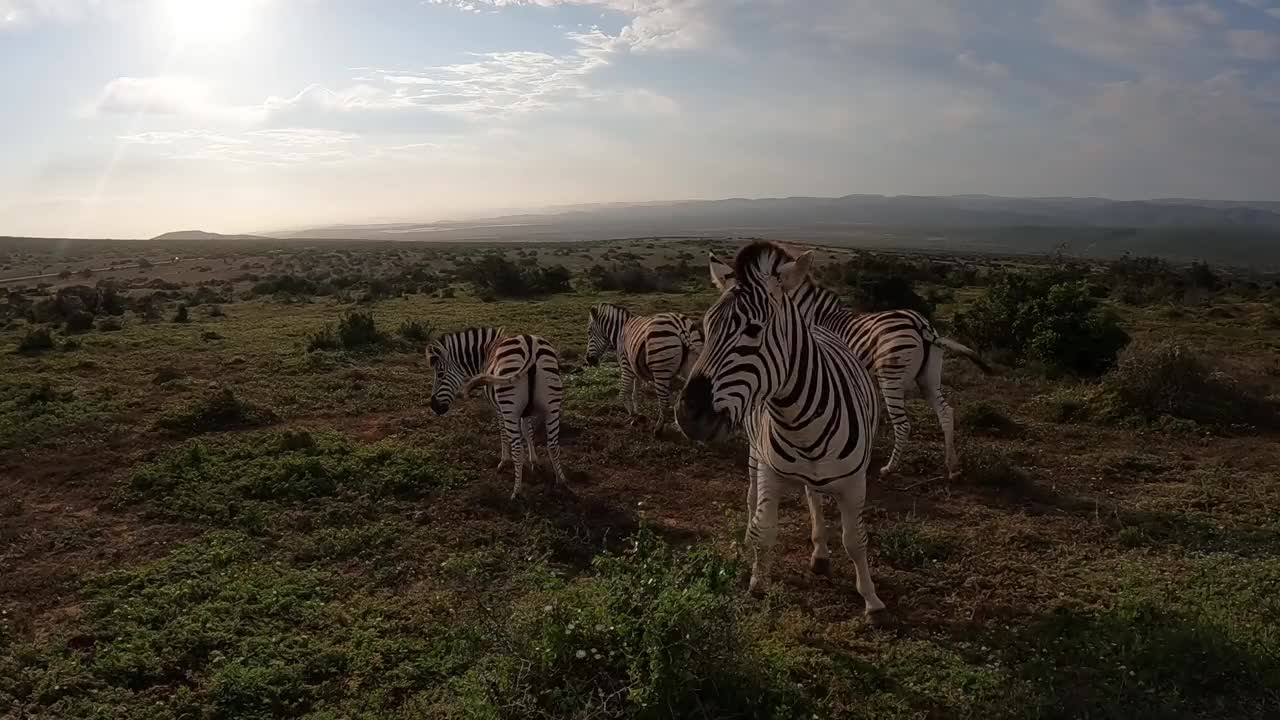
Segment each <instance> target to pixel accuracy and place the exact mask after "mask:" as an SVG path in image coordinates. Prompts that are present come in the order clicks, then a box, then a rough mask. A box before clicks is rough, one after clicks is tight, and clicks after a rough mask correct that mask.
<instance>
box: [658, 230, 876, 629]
mask: <svg viewBox="0 0 1280 720" xmlns="http://www.w3.org/2000/svg"><path fill="white" fill-rule="evenodd" d="M811 261H812V254H811V253H809V252H806V253H804V254H802V255H798V256H793V255H792V254H791V253H790V252H789V251H787V250H786V249H784V248H783V247H782V246H780V245H777V244H774V243H771V242H767V241H757V242H755V243H752V244H751V245H748V246H747V247H745V248H743V249H742V250H741V251H739V252H738V255H737V258H736V259H735V261H734V267H733V268H732V272H733V277H734V279H736V281H737V282H735V283H733V284H726V283H725V282H724V281H725V280H726V279H727V278H726V277H725V276H724V275H723V274H722V273H723V272H724V268H722V267H718V266H717V265H714V264H713V265H711V272H712V276H713V281H714V282H715V283H716V284H717V285H719V286H722V287H726V288H727V289H725V290H724V291H723V292H722V293H721V295H720V298H719V300H717V301H716V303H715V304H714V305H712V306H711V308H710V309H708V310H707V312H706V316H705V318H704V320H703V327H704V330H705V333H706V344H705V346H704V347H703V350H702V353H701V354H699V356H698V359H697V360H696V361H695V362H694V364H693V368H692V369H691V371H690V376H689V382H688V384H687V385H685V389H684V392H683V393H681V395H680V397H679V399H678V400H677V403H676V413H675V415H676V422H677V423H678V424H679V426H680V429H681V431H683V432H684V434H685V435H686V436H688V437H689V438H690V439H693V440H710V439H716V438H720V437H724V436H726V435H727V434H728V433H729V431H730V430H732V429H733V428H734V427H737V426H741V427H742V428H743V429H744V430H745V432H746V435H747V439H748V448H749V459H748V463H747V476H748V480H749V482H748V486H747V510H748V520H747V533H746V544H747V545H751V546H754V549H755V560H754V563H753V565H752V568H751V583H750V586H749V588H750V591H751V592H753V593H760V592H762V591H763V590H764V589H765V588H766V587H767V585H768V582H769V569H770V565H771V562H772V549H773V545H774V543H775V541H776V539H777V532H778V527H777V524H778V502H779V500H780V494H781V490H782V486H783V484H784V483H788V484H802V485H803V486H804V489H805V497H806V499H807V500H808V503H809V511H810V518H811V520H812V523H813V525H812V536H811V538H812V540H813V554H812V555H811V556H810V568H811V569H812V570H813V572H814V573H816V574H828V573H830V571H831V559H830V552H829V550H828V548H827V527H826V521H825V520H824V518H823V516H822V497H823V496H824V495H825V496H830V497H832V498H834V499H835V500H836V502H837V504H838V505H839V507H840V517H841V525H842V530H843V540H844V547H845V551H846V552H848V554H849V556H850V557H851V558H852V559H853V564H854V568H855V570H856V573H857V578H856V585H857V588H858V593H859V594H860V595H862V598H863V601H864V602H865V603H866V614H867V616H868V618H869V619H870V620H871V621H872V622H877V621H878V620H879V619H880V618H881V617H883V616H882V614H881V613H882V611H883V610H884V608H885V606H884V603H883V602H881V600H880V598H879V597H878V596H877V595H876V589H875V583H874V582H873V581H872V579H871V570H870V568H869V567H868V565H867V533H866V529H865V528H864V527H863V523H862V507H863V503H864V501H865V499H866V489H867V468H868V465H869V464H870V462H871V443H872V440H873V439H874V437H875V428H876V423H877V421H878V420H879V409H880V404H879V403H878V402H877V401H876V397H875V385H874V382H873V380H872V379H871V374H870V372H869V371H868V370H867V368H866V367H864V366H863V364H862V362H861V360H860V359H859V358H858V356H857V355H855V354H854V352H853V351H852V350H851V349H850V348H849V346H848V345H846V344H845V343H844V341H842V340H841V339H840V338H839V337H838V336H836V335H835V334H833V333H831V332H830V331H828V330H826V329H824V328H822V327H819V326H815V325H811V324H810V323H809V322H808V320H807V319H806V318H805V317H804V315H803V314H802V313H801V311H800V307H799V306H798V305H797V304H796V302H795V301H794V300H792V298H791V294H790V291H793V290H794V289H795V288H796V287H797V286H798V285H799V284H800V283H802V282H804V278H805V276H806V274H807V273H808V270H809V265H810V263H811ZM717 273H721V274H717Z"/></svg>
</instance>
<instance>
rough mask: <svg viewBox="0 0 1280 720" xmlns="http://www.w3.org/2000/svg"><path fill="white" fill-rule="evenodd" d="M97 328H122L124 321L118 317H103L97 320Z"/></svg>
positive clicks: (107, 330) (113, 329) (114, 329)
mask: <svg viewBox="0 0 1280 720" xmlns="http://www.w3.org/2000/svg"><path fill="white" fill-rule="evenodd" d="M98 329H99V330H101V331H102V332H116V331H118V330H123V329H124V323H122V322H120V320H119V318H113V317H105V318H101V319H100V320H98Z"/></svg>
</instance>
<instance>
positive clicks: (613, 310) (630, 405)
mask: <svg viewBox="0 0 1280 720" xmlns="http://www.w3.org/2000/svg"><path fill="white" fill-rule="evenodd" d="M701 351H702V328H701V327H699V325H698V323H697V322H695V321H694V320H693V319H692V318H689V317H688V316H686V315H682V314H680V313H658V314H656V315H636V314H634V313H632V312H631V311H630V310H628V309H626V308H624V307H622V306H620V305H614V304H612V303H597V304H595V305H592V306H591V318H590V320H588V322H587V363H588V364H589V365H596V364H598V363H599V362H600V358H601V356H603V355H605V354H606V353H609V352H613V353H615V354H616V355H617V356H618V365H619V367H621V368H622V405H623V407H625V408H626V409H627V414H629V415H631V416H632V417H636V414H637V413H638V412H639V410H640V403H639V383H637V382H636V379H637V378H639V379H640V380H643V381H645V382H650V383H653V386H654V389H655V390H656V391H657V393H658V405H659V410H658V421H657V423H656V424H655V425H654V428H653V434H654V436H655V437H656V436H657V435H658V434H660V433H661V432H662V428H663V427H664V426H666V423H667V416H668V415H669V414H670V413H671V391H672V386H673V384H674V382H675V380H676V378H678V377H684V376H686V375H687V374H688V370H689V367H690V366H691V365H692V364H693V360H694V358H696V357H697V356H698V353H699V352H701Z"/></svg>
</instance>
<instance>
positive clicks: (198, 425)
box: [156, 387, 278, 435]
mask: <svg viewBox="0 0 1280 720" xmlns="http://www.w3.org/2000/svg"><path fill="white" fill-rule="evenodd" d="M277 419H278V418H277V417H276V414H275V413H274V412H272V411H271V410H268V409H266V408H262V407H258V406H256V405H253V404H251V403H248V402H246V401H244V400H241V399H240V398H238V397H236V395H235V393H234V392H232V390H231V388H229V387H223V388H219V389H217V390H215V391H213V392H211V393H209V394H208V395H205V396H204V397H202V398H199V399H197V400H195V401H194V402H192V403H191V404H189V405H187V406H186V407H184V408H180V409H178V410H175V411H173V412H171V413H169V414H167V415H165V416H163V417H161V418H160V419H159V420H158V421H157V422H156V426H157V427H160V428H162V429H164V430H169V431H172V432H175V433H179V434H181V435H199V434H201V433H207V432H216V431H219V430H227V429H231V428H240V427H254V426H258V425H267V424H270V423H273V422H275V421H276V420H277Z"/></svg>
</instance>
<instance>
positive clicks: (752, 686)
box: [464, 531, 816, 718]
mask: <svg viewBox="0 0 1280 720" xmlns="http://www.w3.org/2000/svg"><path fill="white" fill-rule="evenodd" d="M595 569H596V573H595V575H594V576H592V577H590V578H588V579H585V580H582V581H578V582H570V583H567V584H566V583H563V582H561V581H558V580H554V579H552V578H547V579H546V580H545V582H546V583H547V585H548V587H547V589H546V590H544V591H543V592H541V593H535V594H533V595H532V597H529V598H527V599H526V600H525V601H523V602H521V603H519V604H518V605H517V609H516V611H515V612H514V614H513V615H512V617H511V619H510V621H509V624H508V627H507V628H506V631H505V632H504V634H503V636H502V638H501V645H500V652H498V653H495V654H492V655H490V656H489V657H486V658H485V659H484V660H483V661H482V662H480V663H477V664H476V665H475V666H474V667H473V669H472V671H471V672H470V673H469V674H468V677H467V679H466V683H465V685H464V687H465V688H466V690H467V693H468V695H469V696H468V697H467V703H466V704H467V706H468V707H469V709H470V711H471V712H470V714H469V716H481V717H499V716H501V717H520V718H561V717H609V718H620V717H636V718H678V717H691V716H696V717H766V718H767V717H778V718H782V717H800V716H803V717H808V716H809V715H810V713H812V712H813V711H814V710H815V709H816V708H814V707H811V706H810V701H808V700H807V699H806V698H804V697H803V696H802V694H801V692H800V687H799V683H798V682H797V679H798V678H792V677H790V676H789V675H790V672H791V671H794V670H795V668H791V667H787V666H786V665H785V664H782V663H779V662H777V661H772V659H770V658H767V657H765V653H766V650H765V649H764V648H762V647H761V646H760V645H759V644H757V640H756V638H755V637H754V636H753V634H752V632H751V630H752V627H751V626H750V625H749V624H747V623H744V622H742V621H741V620H742V617H741V613H742V610H741V609H740V607H739V605H738V601H739V598H740V597H741V592H740V590H739V589H738V587H737V584H738V583H737V580H738V577H739V575H740V572H741V568H740V567H739V566H738V565H737V564H736V563H734V562H731V561H729V560H726V559H725V558H723V557H721V556H719V555H717V554H715V553H714V552H712V551H709V550H707V549H705V548H703V549H694V550H684V551H672V550H671V549H670V548H669V547H668V546H667V545H666V544H665V543H663V542H661V541H660V540H658V539H657V538H656V537H655V536H654V535H652V534H651V533H649V532H647V531H642V532H641V533H639V534H638V535H637V536H636V541H635V546H634V547H633V548H632V549H631V550H630V551H628V552H627V553H624V554H621V555H602V556H599V557H597V558H596V561H595ZM802 714H803V715H802Z"/></svg>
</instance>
